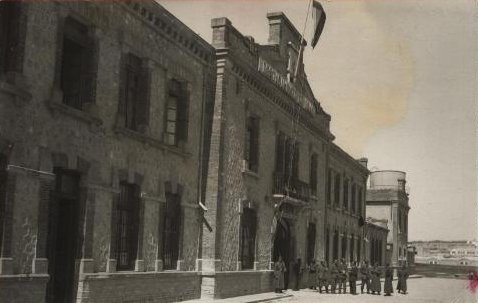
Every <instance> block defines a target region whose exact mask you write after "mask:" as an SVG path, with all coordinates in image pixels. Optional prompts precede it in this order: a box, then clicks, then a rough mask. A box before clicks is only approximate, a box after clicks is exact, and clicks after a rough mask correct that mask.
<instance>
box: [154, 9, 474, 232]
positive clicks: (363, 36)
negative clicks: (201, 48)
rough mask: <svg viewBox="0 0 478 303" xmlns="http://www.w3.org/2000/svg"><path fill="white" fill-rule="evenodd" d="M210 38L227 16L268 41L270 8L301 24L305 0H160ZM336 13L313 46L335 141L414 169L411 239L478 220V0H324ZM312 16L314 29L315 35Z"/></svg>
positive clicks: (391, 165) (410, 175)
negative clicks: (218, 19) (213, 20)
mask: <svg viewBox="0 0 478 303" xmlns="http://www.w3.org/2000/svg"><path fill="white" fill-rule="evenodd" d="M159 2H160V3H161V4H163V5H164V6H165V7H166V8H167V9H168V10H170V11H171V12H172V13H173V14H174V15H176V16H177V17H178V18H179V19H181V20H182V21H183V22H184V23H185V24H186V25H188V26H189V27H191V28H192V29H193V30H194V31H196V32H198V33H199V34H200V35H201V36H202V37H203V38H204V39H205V40H207V41H208V42H210V41H211V36H212V30H211V28H210V19H211V18H215V17H223V16H224V17H227V18H229V19H230V20H231V21H232V23H233V25H234V26H235V27H236V28H237V29H238V30H239V31H240V32H241V33H243V34H245V35H251V36H253V37H254V38H255V40H256V42H259V43H266V41H267V35H268V24H267V19H266V13H267V12H272V11H283V12H284V13H285V14H286V15H287V16H288V17H289V19H290V20H291V21H292V22H293V23H294V24H295V26H296V27H297V28H298V29H299V30H300V31H302V28H303V25H304V19H305V15H306V10H307V4H308V0H292V1H291V0H289V1H286V0H259V1H258V0H254V1H252V0H228V1H219V0H212V1H211V0H210V1H206V0H194V1H192V0H160V1H159ZM321 2H322V5H323V6H324V9H325V11H326V13H327V22H326V24H325V29H324V32H323V34H322V37H321V39H320V40H319V43H318V45H317V47H316V48H315V50H312V49H311V48H308V49H307V50H306V53H305V55H304V60H305V65H306V72H307V74H308V77H309V81H310V84H311V87H312V89H313V91H314V93H315V95H316V97H317V99H319V101H320V102H321V104H322V106H323V107H324V109H325V110H326V111H327V112H328V113H329V114H331V115H332V122H331V128H332V132H333V133H334V134H335V135H336V137H337V139H336V142H337V143H338V144H339V145H340V146H341V147H342V148H344V149H345V150H346V151H348V152H349V153H350V154H351V155H352V156H354V157H357V158H358V157H361V156H365V157H368V158H369V168H371V169H383V170H385V169H393V170H403V171H406V172H407V184H408V185H409V186H410V206H411V210H410V215H409V240H432V239H443V240H451V239H473V238H478V236H477V230H478V224H477V220H478V219H477V215H478V208H477V184H478V180H477V163H478V162H477V131H476V126H477V125H478V121H477V120H478V119H477V112H478V110H477V94H478V89H477V84H478V79H477V71H478V60H477V59H478V58H477V56H478V49H477V48H478V47H477V46H478V41H477V29H478V22H477V20H478V19H477V16H478V14H477V12H478V10H477V4H476V3H475V2H474V1H473V0H419V1H411V0H400V1H396V0H362V1H357V0H356V1H351V0H348V1H347V0H340V1H338V0H333V1H321ZM311 24H312V23H309V25H308V27H309V28H308V29H307V31H306V35H308V36H306V37H307V38H308V40H310V34H311V33H310V31H309V30H311V29H312V25H311Z"/></svg>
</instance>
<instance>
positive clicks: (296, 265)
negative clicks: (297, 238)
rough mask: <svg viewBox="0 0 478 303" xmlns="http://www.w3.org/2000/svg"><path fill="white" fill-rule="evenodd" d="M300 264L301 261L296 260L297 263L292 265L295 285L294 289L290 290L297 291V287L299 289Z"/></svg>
mask: <svg viewBox="0 0 478 303" xmlns="http://www.w3.org/2000/svg"><path fill="white" fill-rule="evenodd" d="M301 263H302V260H301V259H300V258H298V259H297V261H296V262H295V263H294V265H293V266H294V267H293V269H294V275H295V284H294V288H293V289H292V290H299V287H300V278H301V274H302V267H301V265H302V264H301Z"/></svg>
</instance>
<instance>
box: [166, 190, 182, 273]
mask: <svg viewBox="0 0 478 303" xmlns="http://www.w3.org/2000/svg"><path fill="white" fill-rule="evenodd" d="M180 228H181V199H180V196H179V195H178V194H172V193H167V194H166V209H165V213H164V227H163V243H164V244H163V265H164V269H167V270H168V269H169V270H171V269H176V268H177V262H178V256H179V240H180Z"/></svg>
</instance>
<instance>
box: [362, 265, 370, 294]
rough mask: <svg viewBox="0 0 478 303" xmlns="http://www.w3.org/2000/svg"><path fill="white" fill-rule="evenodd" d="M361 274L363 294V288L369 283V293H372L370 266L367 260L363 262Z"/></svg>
mask: <svg viewBox="0 0 478 303" xmlns="http://www.w3.org/2000/svg"><path fill="white" fill-rule="evenodd" d="M360 276H361V280H362V285H360V292H361V293H362V294H363V288H364V286H365V285H367V293H368V294H369V293H370V266H369V265H368V262H367V261H363V262H362V266H361V267H360Z"/></svg>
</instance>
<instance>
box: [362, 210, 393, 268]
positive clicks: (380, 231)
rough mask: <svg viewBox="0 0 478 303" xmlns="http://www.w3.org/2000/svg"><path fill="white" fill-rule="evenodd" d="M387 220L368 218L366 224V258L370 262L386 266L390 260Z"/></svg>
mask: <svg viewBox="0 0 478 303" xmlns="http://www.w3.org/2000/svg"><path fill="white" fill-rule="evenodd" d="M387 223H388V222H387V221H386V220H378V219H374V218H370V217H369V218H367V220H366V226H365V234H366V237H365V239H366V240H365V242H366V244H365V247H366V249H365V250H366V253H365V255H366V257H365V260H367V261H368V262H369V264H371V265H374V264H378V265H379V266H384V265H386V263H387V262H388V258H389V256H388V255H387V236H388V228H387V225H388V224H387Z"/></svg>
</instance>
